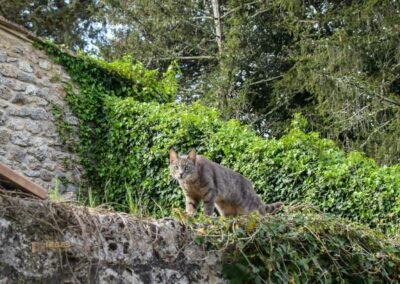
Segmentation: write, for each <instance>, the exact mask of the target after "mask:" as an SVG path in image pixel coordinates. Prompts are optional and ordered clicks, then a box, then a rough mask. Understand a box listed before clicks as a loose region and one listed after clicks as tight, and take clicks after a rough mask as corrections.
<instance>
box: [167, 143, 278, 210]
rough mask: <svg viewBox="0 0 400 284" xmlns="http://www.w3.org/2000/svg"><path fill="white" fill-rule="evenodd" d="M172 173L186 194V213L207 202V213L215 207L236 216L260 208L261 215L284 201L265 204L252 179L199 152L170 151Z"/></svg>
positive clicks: (205, 207) (205, 208) (275, 208)
mask: <svg viewBox="0 0 400 284" xmlns="http://www.w3.org/2000/svg"><path fill="white" fill-rule="evenodd" d="M169 160H170V165H169V168H170V173H171V175H172V177H174V178H175V179H176V180H177V181H178V182H179V185H180V187H181V188H182V190H183V193H184V195H185V204H186V212H187V213H188V214H194V213H195V212H196V210H197V208H198V206H199V204H200V201H202V200H203V201H204V213H205V215H207V216H210V215H212V214H213V213H214V206H215V207H216V208H217V210H218V212H219V214H220V215H221V216H224V217H227V216H236V215H242V214H248V213H250V212H252V211H255V210H258V212H259V213H260V214H261V215H265V214H267V213H274V212H276V211H278V210H280V209H281V208H282V207H283V203H282V202H276V203H272V204H265V203H264V202H262V200H261V199H260V197H259V196H258V195H257V193H256V192H255V191H254V189H253V186H252V184H251V182H250V181H249V180H247V179H246V178H245V177H243V176H242V175H241V174H239V173H236V172H234V171H232V170H231V169H228V168H226V167H224V166H221V165H219V164H217V163H215V162H213V161H210V160H208V159H206V158H204V157H202V156H200V155H197V154H196V150H195V149H193V150H192V151H190V153H189V154H188V155H187V156H179V154H178V153H177V152H175V150H174V149H173V148H171V149H170V152H169Z"/></svg>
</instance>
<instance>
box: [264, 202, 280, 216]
mask: <svg viewBox="0 0 400 284" xmlns="http://www.w3.org/2000/svg"><path fill="white" fill-rule="evenodd" d="M282 207H283V203H282V202H275V203H270V204H265V203H262V205H261V206H260V208H259V209H258V211H259V212H260V214H261V215H265V214H267V213H275V212H278V211H279V210H281V209H282Z"/></svg>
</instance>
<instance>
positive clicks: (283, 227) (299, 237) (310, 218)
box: [175, 206, 400, 283]
mask: <svg viewBox="0 0 400 284" xmlns="http://www.w3.org/2000/svg"><path fill="white" fill-rule="evenodd" d="M175 215H176V217H178V218H179V219H181V220H182V222H183V223H184V224H186V225H187V226H189V227H191V228H192V230H193V231H194V232H195V235H196V236H195V242H196V243H197V244H200V245H203V246H204V247H205V248H207V249H211V250H222V251H223V254H222V255H224V267H223V275H224V276H225V277H226V278H227V279H229V280H230V283H398V282H399V281H400V246H399V240H398V239H390V238H388V237H387V236H385V235H383V234H382V233H380V232H378V231H376V230H371V229H369V228H368V227H366V226H362V225H360V224H356V223H352V222H349V221H348V220H345V219H342V218H338V217H334V216H329V215H326V214H321V213H320V212H316V211H315V210H312V209H311V208H307V207H304V206H299V207H297V208H291V209H290V211H287V212H284V213H281V214H277V215H269V216H266V217H262V218H261V217H259V216H258V215H252V216H249V217H242V218H229V219H224V218H218V217H213V218H204V217H202V216H201V217H196V218H193V217H187V216H186V215H185V214H184V213H181V212H179V211H178V212H175Z"/></svg>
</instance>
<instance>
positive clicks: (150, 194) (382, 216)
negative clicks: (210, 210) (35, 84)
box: [38, 43, 400, 231]
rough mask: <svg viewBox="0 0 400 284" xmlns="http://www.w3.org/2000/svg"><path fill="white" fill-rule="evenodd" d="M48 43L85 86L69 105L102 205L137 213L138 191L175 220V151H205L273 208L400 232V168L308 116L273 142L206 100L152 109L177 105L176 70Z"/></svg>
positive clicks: (145, 204)
mask: <svg viewBox="0 0 400 284" xmlns="http://www.w3.org/2000/svg"><path fill="white" fill-rule="evenodd" d="M38 45H39V46H40V47H41V48H45V49H46V50H47V51H48V52H49V53H50V54H51V55H53V56H54V60H55V61H57V62H59V63H61V64H63V65H64V66H65V67H66V69H67V70H68V72H69V73H70V74H71V77H72V79H73V81H74V82H75V83H78V84H79V87H80V92H79V94H76V93H74V92H73V91H72V87H71V86H70V87H69V88H68V90H69V93H68V96H67V99H68V101H69V103H70V106H71V107H72V110H73V111H74V112H75V114H76V115H77V116H78V118H79V119H80V121H81V124H80V143H79V145H76V148H75V150H76V151H77V152H78V154H79V155H80V157H81V163H82V164H83V166H84V167H85V174H86V179H87V180H88V181H90V186H92V187H93V189H92V190H93V191H92V192H94V194H95V195H96V200H101V202H107V203H110V204H112V205H113V206H114V208H116V209H118V210H129V204H131V205H132V201H133V200H132V196H130V195H128V193H129V192H132V193H133V194H134V196H133V198H134V202H135V203H137V204H139V206H138V207H139V208H141V209H142V210H143V209H144V208H145V209H146V210H148V211H149V212H151V213H157V214H160V213H161V212H166V213H167V214H169V211H170V210H171V208H173V207H181V206H182V202H183V197H182V194H181V190H180V189H179V187H178V185H177V183H176V182H173V181H172V180H171V179H170V177H169V173H168V150H169V148H170V147H171V146H174V147H175V148H176V149H177V150H179V151H181V152H187V151H189V150H190V148H193V147H195V148H196V149H197V150H198V152H199V153H200V154H202V155H204V156H206V157H208V158H210V159H212V160H214V161H216V162H218V163H221V164H223V165H226V166H228V167H230V168H232V169H233V170H235V171H238V172H240V173H242V174H243V175H244V176H246V177H248V178H249V179H250V180H251V181H252V182H253V183H254V186H255V189H256V191H257V192H258V193H259V194H260V195H261V196H262V197H263V199H264V200H265V201H266V202H272V201H277V200H281V201H284V202H286V203H287V202H291V201H304V202H307V203H310V204H314V205H316V206H318V207H319V208H320V209H321V210H323V211H325V212H330V213H335V214H337V215H340V216H343V217H348V218H350V219H352V220H358V221H361V222H363V223H367V224H369V225H370V226H371V227H379V228H382V229H385V230H386V229H388V230H390V231H398V230H399V223H400V222H399V215H400V166H399V165H396V166H391V167H378V166H377V165H376V164H375V162H374V161H373V160H371V159H369V158H367V157H365V156H364V154H363V153H358V152H352V153H350V154H346V153H345V152H344V151H342V150H340V149H339V148H337V147H336V146H335V145H334V144H333V142H332V141H331V140H327V139H320V138H319V137H318V134H317V133H304V132H303V131H302V129H303V128H304V127H305V125H306V123H307V122H306V121H305V120H304V119H303V118H301V117H300V116H297V117H296V118H295V120H294V121H293V123H292V127H291V129H290V130H289V131H288V132H287V134H286V135H284V136H283V137H282V138H280V139H278V140H276V139H269V140H266V139H263V138H261V137H259V136H257V135H256V134H255V133H254V132H253V131H251V130H249V129H248V127H246V126H241V125H240V124H239V122H238V121H234V120H231V121H228V122H225V121H222V120H220V119H219V118H218V113H217V112H216V111H214V110H213V109H210V108H207V107H203V106H200V105H198V104H194V105H192V106H189V107H188V106H185V105H183V104H175V103H167V104H158V103H155V102H153V103H145V102H149V101H157V102H159V103H166V102H171V101H173V98H174V94H175V92H176V86H177V84H176V77H177V76H176V74H177V72H178V73H179V70H176V68H175V67H174V65H172V66H171V67H170V68H169V69H168V70H167V72H165V73H164V74H160V73H159V72H158V71H156V70H147V69H145V68H144V67H143V65H142V64H140V63H136V64H132V62H131V61H132V59H131V58H129V57H126V58H124V59H122V60H121V61H117V62H114V63H107V62H105V61H102V60H98V59H93V58H90V57H87V56H84V55H80V56H78V57H72V56H70V55H68V54H67V53H64V52H62V51H61V50H60V49H59V48H57V47H55V46H53V45H51V44H49V43H38ZM139 101H140V102H139ZM140 205H142V206H140Z"/></svg>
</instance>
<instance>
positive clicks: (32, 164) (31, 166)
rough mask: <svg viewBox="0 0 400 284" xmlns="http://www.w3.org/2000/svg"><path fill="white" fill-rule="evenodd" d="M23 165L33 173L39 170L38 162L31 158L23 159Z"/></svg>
mask: <svg viewBox="0 0 400 284" xmlns="http://www.w3.org/2000/svg"><path fill="white" fill-rule="evenodd" d="M25 163H26V164H27V165H28V167H29V169H31V170H33V171H38V170H40V168H41V164H40V163H39V161H38V160H37V159H36V158H35V157H33V156H27V157H26V158H25Z"/></svg>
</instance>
